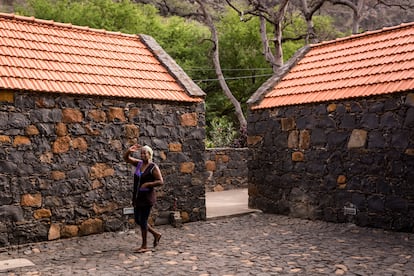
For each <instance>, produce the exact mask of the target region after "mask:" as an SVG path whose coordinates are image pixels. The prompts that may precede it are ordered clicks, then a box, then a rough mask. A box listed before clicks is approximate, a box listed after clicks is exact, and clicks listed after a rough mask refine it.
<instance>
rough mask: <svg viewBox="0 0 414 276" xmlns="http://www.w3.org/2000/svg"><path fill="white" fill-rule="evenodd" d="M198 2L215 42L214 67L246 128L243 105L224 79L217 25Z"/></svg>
mask: <svg viewBox="0 0 414 276" xmlns="http://www.w3.org/2000/svg"><path fill="white" fill-rule="evenodd" d="M196 2H197V3H198V4H199V5H200V8H201V10H202V12H203V15H204V19H205V20H204V22H205V24H206V25H207V27H208V28H209V29H210V32H211V39H212V40H213V43H214V45H213V47H214V48H213V64H214V69H215V72H216V75H217V79H218V81H219V83H220V86H221V88H222V89H223V92H224V94H225V95H226V97H227V98H229V100H230V102H231V103H232V104H233V106H234V108H235V113H236V116H237V119H238V121H239V124H240V128H246V126H247V121H246V118H245V117H244V113H243V110H242V108H241V105H240V103H239V101H238V100H237V99H236V98H235V97H234V95H233V94H232V93H231V90H230V88H229V87H228V85H227V83H226V80H225V79H224V76H223V71H222V70H221V65H220V56H219V39H218V35H217V30H216V27H215V26H214V22H213V19H212V18H211V16H210V14H209V13H208V12H207V10H206V8H205V6H204V3H203V0H197V1H196Z"/></svg>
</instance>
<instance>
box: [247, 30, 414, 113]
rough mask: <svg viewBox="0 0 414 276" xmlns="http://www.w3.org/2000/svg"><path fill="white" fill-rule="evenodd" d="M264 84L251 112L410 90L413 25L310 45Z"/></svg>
mask: <svg viewBox="0 0 414 276" xmlns="http://www.w3.org/2000/svg"><path fill="white" fill-rule="evenodd" d="M266 85H267V86H268V88H269V89H267V90H266V89H264V88H262V91H264V92H263V95H264V96H263V97H262V100H261V101H260V100H259V101H257V102H254V101H253V102H251V103H253V104H252V105H251V108H252V109H260V108H271V107H277V106H284V105H295V104H303V103H312V102H321V101H330V100H340V99H345V98H353V97H365V96H371V95H379V94H389V93H397V92H402V91H407V90H413V89H414V22H413V23H408V24H402V25H399V26H396V27H391V28H384V29H382V30H379V31H371V32H367V33H364V34H359V35H353V36H350V37H347V38H342V39H337V40H335V41H330V42H324V43H320V44H315V45H311V47H310V50H309V51H308V52H307V53H306V54H305V55H304V56H303V58H302V59H300V61H299V62H298V63H297V64H296V65H295V66H293V67H292V68H291V69H290V70H289V71H288V72H287V73H286V74H285V75H284V76H283V77H282V78H279V79H275V80H274V83H273V84H270V85H269V83H267V84H266ZM256 99H259V97H257V96H256Z"/></svg>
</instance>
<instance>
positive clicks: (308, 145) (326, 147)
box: [248, 93, 414, 232]
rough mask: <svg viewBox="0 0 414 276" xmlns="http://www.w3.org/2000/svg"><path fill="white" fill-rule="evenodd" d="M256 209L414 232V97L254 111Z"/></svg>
mask: <svg viewBox="0 0 414 276" xmlns="http://www.w3.org/2000/svg"><path fill="white" fill-rule="evenodd" d="M248 133H249V137H248V144H249V147H250V149H251V151H252V155H253V156H252V159H253V160H252V162H249V164H248V167H249V195H250V198H249V206H250V207H252V208H259V209H261V210H263V211H264V212H270V213H277V214H284V215H289V216H293V217H300V218H306V219H320V220H326V221H330V222H353V223H355V224H357V225H360V226H370V227H379V228H383V229H393V230H398V231H409V232H412V231H414V93H403V94H394V95H389V96H381V97H380V96H378V97H370V98H364V99H353V100H342V101H336V102H328V103H316V104H312V105H302V106H287V107H280V108H273V109H267V110H256V111H254V110H253V111H250V114H249V116H248Z"/></svg>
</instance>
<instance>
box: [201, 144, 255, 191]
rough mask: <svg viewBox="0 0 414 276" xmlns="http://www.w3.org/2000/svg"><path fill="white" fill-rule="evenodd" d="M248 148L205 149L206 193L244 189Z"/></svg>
mask: <svg viewBox="0 0 414 276" xmlns="http://www.w3.org/2000/svg"><path fill="white" fill-rule="evenodd" d="M248 158H249V149H248V148H211V149H206V171H207V174H208V176H207V181H206V191H207V192H220V191H224V190H234V189H245V188H247V187H248V184H247V175H248V173H247V163H248Z"/></svg>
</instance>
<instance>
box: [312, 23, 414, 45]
mask: <svg viewBox="0 0 414 276" xmlns="http://www.w3.org/2000/svg"><path fill="white" fill-rule="evenodd" d="M407 27H414V21H413V22H406V23H401V24H399V25H396V26H390V27H383V28H381V29H377V30H372V31H365V32H362V33H358V34H353V35H350V36H346V37H340V38H336V39H334V40H329V41H322V42H320V43H315V44H310V47H311V48H317V47H321V46H326V45H328V44H334V43H337V42H344V41H347V40H353V39H355V38H360V37H363V38H366V37H367V36H371V35H376V34H380V33H384V32H392V31H394V30H397V29H404V28H407Z"/></svg>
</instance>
